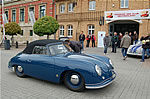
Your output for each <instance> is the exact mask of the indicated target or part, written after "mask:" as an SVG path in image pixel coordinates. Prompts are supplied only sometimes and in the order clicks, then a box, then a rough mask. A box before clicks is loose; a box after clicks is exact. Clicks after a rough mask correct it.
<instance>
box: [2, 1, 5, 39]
mask: <svg viewBox="0 0 150 99" xmlns="http://www.w3.org/2000/svg"><path fill="white" fill-rule="evenodd" d="M4 17H5V16H4V0H2V20H3V21H2V22H3V41H4V40H5V23H4V21H5V18H4Z"/></svg>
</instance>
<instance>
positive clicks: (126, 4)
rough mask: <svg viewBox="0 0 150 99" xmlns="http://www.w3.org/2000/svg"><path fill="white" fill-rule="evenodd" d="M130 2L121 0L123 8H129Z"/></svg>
mask: <svg viewBox="0 0 150 99" xmlns="http://www.w3.org/2000/svg"><path fill="white" fill-rule="evenodd" d="M128 3H129V1H128V0H121V3H120V4H121V8H128Z"/></svg>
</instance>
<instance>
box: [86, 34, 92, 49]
mask: <svg viewBox="0 0 150 99" xmlns="http://www.w3.org/2000/svg"><path fill="white" fill-rule="evenodd" d="M90 40H91V34H90V33H89V34H88V35H87V37H86V41H87V44H86V47H89V44H90Z"/></svg>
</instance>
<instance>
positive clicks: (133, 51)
mask: <svg viewBox="0 0 150 99" xmlns="http://www.w3.org/2000/svg"><path fill="white" fill-rule="evenodd" d="M127 55H134V56H142V42H141V41H138V42H137V44H135V45H130V46H129V48H128V51H127ZM145 56H147V55H146V54H145Z"/></svg>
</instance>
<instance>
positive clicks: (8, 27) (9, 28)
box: [1, 22, 21, 36]
mask: <svg viewBox="0 0 150 99" xmlns="http://www.w3.org/2000/svg"><path fill="white" fill-rule="evenodd" d="M1 32H3V28H2V31H1ZM17 34H21V28H20V26H19V25H18V24H17V23H15V22H9V23H6V24H5V35H11V36H13V35H17Z"/></svg>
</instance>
